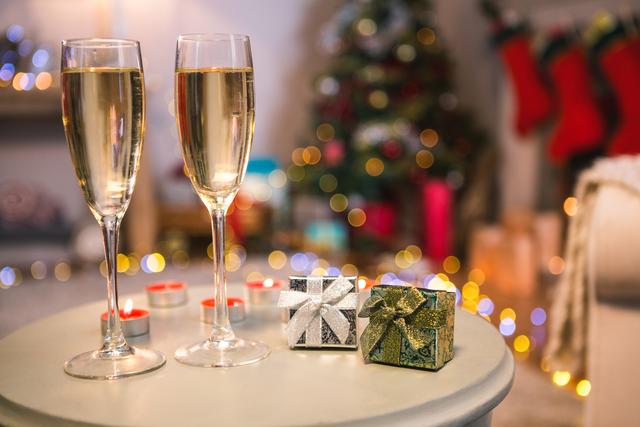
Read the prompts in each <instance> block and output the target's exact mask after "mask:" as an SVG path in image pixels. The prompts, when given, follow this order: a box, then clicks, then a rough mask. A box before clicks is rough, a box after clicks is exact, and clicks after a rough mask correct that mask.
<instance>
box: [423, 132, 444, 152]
mask: <svg viewBox="0 0 640 427" xmlns="http://www.w3.org/2000/svg"><path fill="white" fill-rule="evenodd" d="M439 139H440V137H439V136H438V132H436V131H435V130H433V129H425V130H423V131H422V132H420V142H421V143H422V145H424V146H425V147H427V148H433V147H435V146H436V144H437V143H438V140H439Z"/></svg>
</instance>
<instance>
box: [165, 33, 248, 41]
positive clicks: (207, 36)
mask: <svg viewBox="0 0 640 427" xmlns="http://www.w3.org/2000/svg"><path fill="white" fill-rule="evenodd" d="M183 41H186V42H217V41H249V36H248V35H246V34H239V33H186V34H180V35H179V36H178V42H183Z"/></svg>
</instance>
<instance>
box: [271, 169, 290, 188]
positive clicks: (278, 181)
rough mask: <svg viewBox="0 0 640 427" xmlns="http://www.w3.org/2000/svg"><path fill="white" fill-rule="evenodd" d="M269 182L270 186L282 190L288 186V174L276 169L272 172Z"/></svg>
mask: <svg viewBox="0 0 640 427" xmlns="http://www.w3.org/2000/svg"><path fill="white" fill-rule="evenodd" d="M267 180H268V181H269V185H270V186H272V187H273V188H282V187H284V186H285V185H286V184H287V174H286V173H284V172H283V171H282V170H281V169H276V170H274V171H271V173H270V174H269V176H268V178H267Z"/></svg>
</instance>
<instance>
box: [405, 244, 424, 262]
mask: <svg viewBox="0 0 640 427" xmlns="http://www.w3.org/2000/svg"><path fill="white" fill-rule="evenodd" d="M407 252H409V253H410V254H411V256H412V257H413V259H414V260H416V261H418V260H420V258H422V249H420V247H419V246H416V245H409V246H407Z"/></svg>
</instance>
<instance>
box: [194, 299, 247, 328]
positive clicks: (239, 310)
mask: <svg viewBox="0 0 640 427" xmlns="http://www.w3.org/2000/svg"><path fill="white" fill-rule="evenodd" d="M215 307H216V302H215V301H214V300H213V298H209V299H205V300H202V301H201V302H200V320H201V321H202V322H204V323H213V315H214V311H215ZM227 307H229V321H230V322H234V323H235V322H240V321H242V320H244V300H243V299H242V298H234V297H229V298H227Z"/></svg>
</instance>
